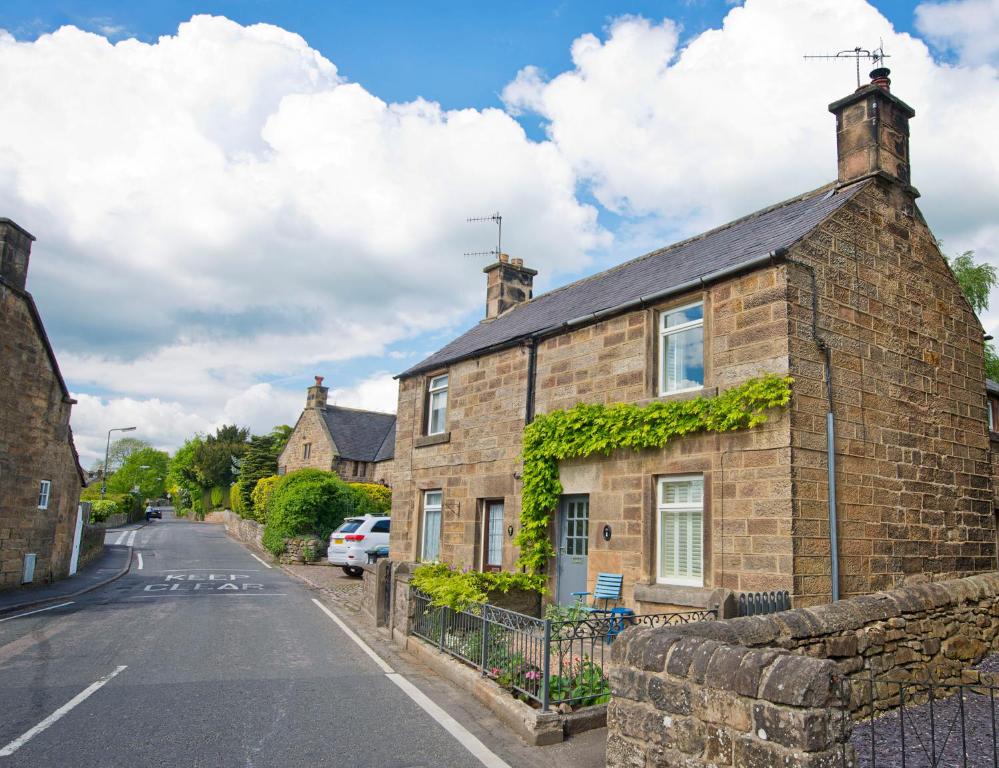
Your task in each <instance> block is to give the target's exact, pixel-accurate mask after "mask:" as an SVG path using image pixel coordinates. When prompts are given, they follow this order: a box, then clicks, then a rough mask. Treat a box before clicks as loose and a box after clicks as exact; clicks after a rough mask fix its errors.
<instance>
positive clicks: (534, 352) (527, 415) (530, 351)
mask: <svg viewBox="0 0 999 768" xmlns="http://www.w3.org/2000/svg"><path fill="white" fill-rule="evenodd" d="M526 343H527V403H526V404H525V407H524V426H527V425H528V424H530V423H531V422H532V421H534V379H535V378H536V370H537V367H538V340H537V339H536V338H535V337H534V336H531V337H530V338H529V339H528V340H527V342H526Z"/></svg>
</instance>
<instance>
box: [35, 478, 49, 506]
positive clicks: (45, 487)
mask: <svg viewBox="0 0 999 768" xmlns="http://www.w3.org/2000/svg"><path fill="white" fill-rule="evenodd" d="M51 493H52V481H51V480H42V482H41V484H40V485H39V486H38V508H39V509H48V508H49V495H50V494H51Z"/></svg>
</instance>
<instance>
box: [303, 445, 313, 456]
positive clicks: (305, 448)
mask: <svg viewBox="0 0 999 768" xmlns="http://www.w3.org/2000/svg"><path fill="white" fill-rule="evenodd" d="M311 455H312V443H305V444H304V445H303V446H302V458H303V459H307V458H309V457H310V456H311Z"/></svg>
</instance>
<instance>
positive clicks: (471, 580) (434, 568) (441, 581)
mask: <svg viewBox="0 0 999 768" xmlns="http://www.w3.org/2000/svg"><path fill="white" fill-rule="evenodd" d="M544 582H545V580H544V577H543V576H535V575H532V574H528V573H510V572H508V571H498V572H483V571H459V570H458V569H457V568H454V567H452V566H450V565H448V564H447V563H424V564H423V565H421V566H420V567H418V568H417V569H416V570H414V571H413V579H412V582H411V583H412V585H413V586H414V587H415V588H416V589H418V590H420V591H421V592H423V593H425V594H426V595H428V596H429V597H430V601H431V604H432V605H446V606H447V607H448V608H451V609H452V610H455V611H463V610H465V609H466V608H467V607H468V606H470V605H472V604H473V603H485V602H488V601H489V593H490V592H502V593H504V594H506V593H507V592H509V591H510V590H511V589H526V590H532V591H534V592H542V591H544Z"/></svg>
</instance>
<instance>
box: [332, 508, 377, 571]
mask: <svg viewBox="0 0 999 768" xmlns="http://www.w3.org/2000/svg"><path fill="white" fill-rule="evenodd" d="M389 522H390V519H389V518H387V517H378V516H376V515H364V517H348V518H347V519H346V520H344V521H343V524H342V525H341V526H340V527H339V528H337V529H336V530H335V531H333V533H331V534H330V546H329V549H328V550H327V553H326V559H327V560H329V561H330V563H331V564H332V565H339V566H340V567H341V568H343V572H344V573H346V574H347V575H348V576H360V575H361V567H360V566H361V565H362V564H364V563H366V562H368V555H367V551H368V550H369V549H371V548H372V547H377V546H379V545H382V544H384V545H388V540H389Z"/></svg>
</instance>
